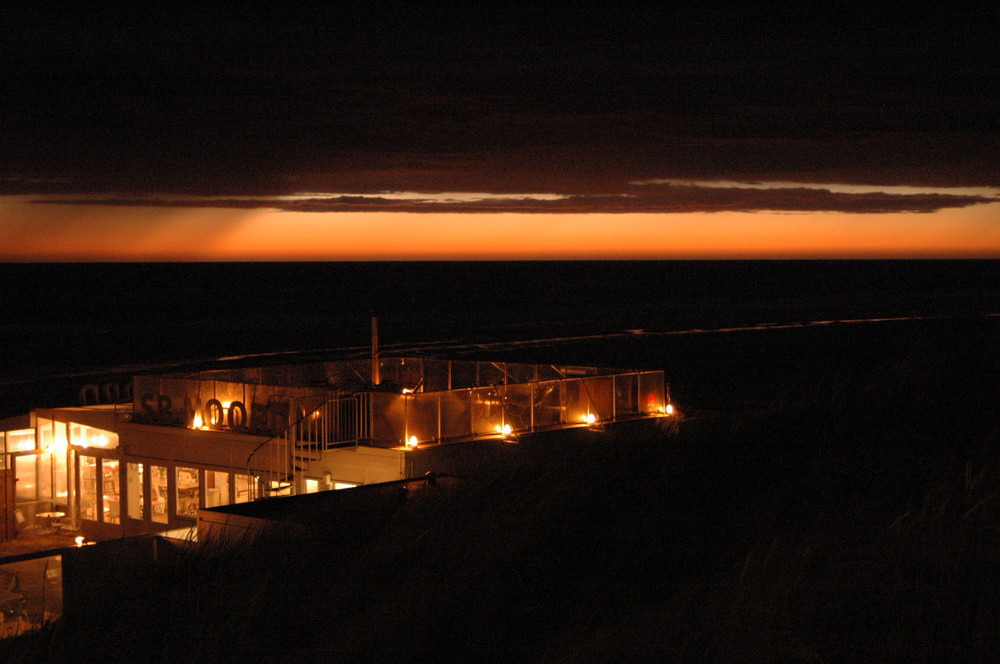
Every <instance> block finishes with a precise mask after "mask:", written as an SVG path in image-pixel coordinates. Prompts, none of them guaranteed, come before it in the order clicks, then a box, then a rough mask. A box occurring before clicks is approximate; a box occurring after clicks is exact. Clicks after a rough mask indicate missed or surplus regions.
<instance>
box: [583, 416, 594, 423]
mask: <svg viewBox="0 0 1000 664" xmlns="http://www.w3.org/2000/svg"><path fill="white" fill-rule="evenodd" d="M583 421H584V422H586V423H587V424H593V423H595V422H596V421H597V415H594V414H593V413H587V414H586V415H584V416H583Z"/></svg>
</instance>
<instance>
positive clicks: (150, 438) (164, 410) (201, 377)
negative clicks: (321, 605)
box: [0, 357, 673, 540]
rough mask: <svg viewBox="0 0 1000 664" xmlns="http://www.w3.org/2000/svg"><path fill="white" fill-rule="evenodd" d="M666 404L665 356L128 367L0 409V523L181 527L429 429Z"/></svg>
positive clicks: (383, 461)
mask: <svg viewBox="0 0 1000 664" xmlns="http://www.w3.org/2000/svg"><path fill="white" fill-rule="evenodd" d="M123 392H125V393H127V392H128V390H124V391H123ZM672 413H673V407H672V406H671V404H670V399H669V393H668V391H667V386H666V384H665V382H664V376H663V372H662V371H617V370H609V369H600V368H597V367H582V366H557V365H538V364H518V363H503V362H481V361H450V360H437V359H428V358H419V357H417V358H407V357H378V358H373V359H372V360H368V359H365V360H340V361H330V362H314V363H309V364H289V365H281V366H264V367H250V368H226V369H215V370H207V371H197V372H192V373H176V374H166V375H141V376H135V377H133V378H132V381H131V400H130V401H126V402H125V403H117V404H102V405H87V406H77V407H66V408H39V409H36V410H34V411H32V412H31V413H30V415H28V416H27V417H23V418H21V419H20V420H19V421H12V420H5V421H4V422H5V423H6V424H3V425H2V426H0V429H2V430H0V449H2V451H3V457H2V459H3V462H2V464H0V478H2V484H3V497H2V504H0V507H2V508H3V514H4V524H3V529H2V530H0V536H2V537H3V538H6V539H10V538H12V537H14V536H16V534H17V533H18V532H20V531H23V530H24V529H25V528H33V529H36V530H49V531H51V530H53V529H63V530H66V531H70V532H77V531H79V532H80V534H81V535H83V536H84V537H86V538H88V539H93V540H102V539H110V538H117V537H123V536H128V535H138V534H144V533H155V532H164V531H170V530H177V529H182V528H188V529H190V528H193V527H194V526H195V524H196V519H197V515H198V510H199V509H200V508H209V507H216V506H222V505H228V504H234V503H240V502H247V501H250V500H256V499H260V498H267V497H272V496H282V495H295V494H306V493H313V492H318V491H326V490H331V489H344V488H349V487H353V486H357V485H362V484H371V483H376V482H388V481H395V480H400V479H406V478H409V477H413V476H414V475H415V474H417V473H422V472H424V468H423V466H422V465H421V464H420V463H419V462H418V461H419V457H420V454H421V452H422V451H427V450H430V449H438V448H439V446H442V445H448V444H453V443H463V442H468V441H474V440H485V439H493V440H503V441H516V440H517V437H518V436H520V435H524V434H527V433H531V432H538V431H546V430H551V429H560V428H567V427H578V426H596V427H599V426H603V425H605V424H609V423H613V422H619V421H623V420H639V419H647V418H663V417H670V416H671V415H672Z"/></svg>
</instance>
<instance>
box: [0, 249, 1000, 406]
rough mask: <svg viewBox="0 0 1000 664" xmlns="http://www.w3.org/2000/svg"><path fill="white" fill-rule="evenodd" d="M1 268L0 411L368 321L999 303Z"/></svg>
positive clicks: (987, 269)
mask: <svg viewBox="0 0 1000 664" xmlns="http://www.w3.org/2000/svg"><path fill="white" fill-rule="evenodd" d="M0 270H2V271H3V273H4V278H3V280H2V283H0V310H2V312H3V316H2V320H0V398H2V399H3V400H4V407H3V408H0V416H3V415H7V414H10V412H11V411H12V410H17V409H18V408H22V407H23V405H24V403H29V402H28V401H26V400H28V399H37V398H39V396H40V395H42V394H44V393H46V391H50V390H52V389H53V386H54V385H56V384H59V385H67V386H68V385H76V384H77V383H85V382H89V381H90V380H91V379H92V378H94V377H97V378H99V377H100V376H104V375H113V374H116V373H128V372H129V371H131V370H132V369H133V368H134V367H135V366H151V367H156V366H161V365H169V364H175V363H185V362H192V361H202V360H211V359H213V358H220V357H231V356H235V355H248V354H264V353H284V352H303V351H326V352H331V353H333V354H335V355H336V354H348V353H352V352H354V353H360V352H364V348H365V347H366V345H367V344H368V341H369V331H370V319H371V316H373V315H377V316H378V317H379V327H380V339H381V343H382V345H383V347H384V348H385V349H386V350H388V351H390V352H391V351H395V352H412V351H413V350H415V348H418V347H420V346H421V344H425V343H428V342H435V343H434V347H435V349H432V350H428V351H427V352H436V353H437V354H439V355H448V354H449V351H450V350H451V351H454V352H457V351H458V350H459V346H467V345H468V344H470V343H481V344H490V343H494V344H495V343H497V342H524V341H531V340H544V339H553V338H561V337H580V336H587V335H607V334H614V333H620V332H624V331H628V330H645V331H647V332H650V333H664V332H680V331H684V330H691V329H718V328H727V327H740V326H755V325H780V324H789V323H799V322H806V321H816V320H844V319H865V318H886V317H901V318H906V317H945V318H947V317H981V316H984V315H988V314H995V313H1000V261H662V262H661V261H650V262H620V261H610V262H497V263H482V262H475V263H473V262H448V263H444V262H440V263H193V264H192V263H181V264H167V263H152V264H146V263H144V264H127V263H114V264H41V265H39V264H7V265H4V266H2V267H0ZM609 343H610V342H609ZM528 345H530V344H528ZM548 345H549V347H556V346H558V345H559V343H558V342H549V344H548ZM487 350H488V349H487ZM484 352H485V351H484ZM534 359H537V358H534ZM572 359H573V358H572V357H569V358H565V357H564V358H561V361H566V360H572ZM589 360H590V358H581V360H580V361H581V362H583V361H589ZM637 361H640V362H641V358H640V359H639V360H637ZM657 361H659V360H657ZM643 368H667V367H643ZM94 379H95V380H96V378H94ZM30 403H34V402H30Z"/></svg>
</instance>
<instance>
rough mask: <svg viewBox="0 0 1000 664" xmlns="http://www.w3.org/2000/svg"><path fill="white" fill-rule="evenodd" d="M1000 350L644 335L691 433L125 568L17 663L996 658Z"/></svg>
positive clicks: (624, 441) (27, 641) (970, 323)
mask: <svg viewBox="0 0 1000 664" xmlns="http://www.w3.org/2000/svg"><path fill="white" fill-rule="evenodd" d="M998 339H1000V320H998V319H978V320H961V321H934V322H909V323H886V324H881V325H869V326H857V327H850V326H834V327H831V328H823V329H811V330H789V331H769V332H756V333H741V334H739V335H716V336H713V335H705V336H701V337H685V338H668V337H664V338H660V339H658V340H655V339H654V340H650V339H642V338H637V339H635V340H626V341H623V342H621V343H619V344H617V345H616V346H615V347H614V348H612V349H611V350H613V351H614V352H615V353H617V354H618V357H617V359H619V360H621V362H620V363H621V364H625V365H637V366H663V367H664V368H665V369H666V370H667V372H668V376H672V382H673V385H674V392H675V399H676V401H677V402H678V403H679V404H680V405H681V406H682V407H683V406H685V405H686V406H687V408H686V415H687V419H686V420H685V421H684V422H683V423H682V425H681V427H680V431H679V433H678V435H676V436H673V437H669V436H666V435H664V434H662V433H650V432H648V431H646V432H642V431H638V430H636V429H632V428H625V429H622V430H619V431H614V432H612V431H606V432H599V431H586V430H584V431H577V432H572V433H559V434H553V435H551V436H540V437H537V438H534V439H532V440H529V441H525V442H524V443H522V444H520V445H508V446H498V447H496V448H494V450H493V454H491V455H490V456H489V458H486V459H484V460H483V464H482V467H481V468H480V469H479V472H477V473H476V474H475V475H473V476H472V477H470V478H469V479H468V480H467V481H465V482H463V483H459V484H456V485H445V484H444V483H442V484H440V485H439V486H438V487H436V488H435V489H434V490H428V491H422V492H419V493H416V494H414V495H413V496H412V497H411V498H410V499H409V500H407V501H406V502H405V503H402V504H401V507H400V508H399V510H398V511H397V512H396V513H395V514H393V515H392V516H391V518H389V519H388V520H387V521H386V522H385V523H384V524H383V525H381V526H380V527H378V528H376V529H374V530H361V529H359V530H352V529H350V528H337V527H331V529H330V530H329V532H316V533H314V534H313V535H312V536H311V537H308V538H301V539H298V540H296V541H287V540H282V539H278V538H272V539H263V540H261V541H259V542H257V543H255V544H254V545H252V546H243V547H237V548H235V549H231V550H222V549H210V548H203V549H201V550H199V549H195V550H193V551H192V552H190V553H184V554H182V555H180V556H178V557H177V558H176V559H175V560H173V561H172V562H170V563H169V564H165V565H162V566H161V567H160V568H158V569H156V570H154V571H153V572H151V573H150V574H148V575H146V576H140V577H136V576H129V577H128V578H109V579H107V583H106V584H105V586H104V587H103V592H102V596H100V597H94V598H93V601H92V603H91V606H90V609H89V610H88V611H87V612H86V614H85V615H78V616H72V617H67V618H66V619H65V620H64V621H62V622H60V623H56V624H54V625H51V626H49V627H47V628H45V629H42V630H40V631H38V632H36V633H33V634H29V635H27V636H24V637H20V638H17V639H12V640H9V641H7V642H5V643H2V644H0V659H2V660H3V661H5V662H17V661H80V659H81V658H83V659H86V660H90V661H100V660H104V661H164V662H167V661H169V662H187V661H199V662H213V661H233V662H250V661H252V662H257V661H269V662H279V661H280V662H300V661H301V662H306V661H347V662H371V661H413V660H418V659H419V660H423V661H426V660H427V659H428V658H431V659H432V661H456V660H457V661H461V660H465V661H538V662H541V661H544V662H604V661H681V662H684V661H693V662H700V661H716V662H717V661H739V662H754V661H760V662H765V661H767V662H773V661H788V662H795V661H801V662H857V661H900V662H942V661H953V662H954V661H992V660H994V659H995V656H996V653H997V652H1000V559H998V557H997V551H1000V382H998V380H997V376H998V375H1000V374H998V370H1000V342H998ZM565 352H566V353H567V354H568V355H574V354H575V356H577V357H580V356H586V355H587V354H588V353H590V352H600V353H602V354H603V355H604V356H605V361H606V355H607V353H608V352H609V349H608V347H607V346H606V345H605V346H602V347H601V348H600V349H597V348H594V349H588V348H585V347H580V348H576V349H566V351H565ZM549 354H550V355H551V353H549ZM579 361H580V362H587V361H591V359H590V358H587V357H581V358H580V360H579Z"/></svg>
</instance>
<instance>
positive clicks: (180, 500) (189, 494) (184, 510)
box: [176, 466, 198, 518]
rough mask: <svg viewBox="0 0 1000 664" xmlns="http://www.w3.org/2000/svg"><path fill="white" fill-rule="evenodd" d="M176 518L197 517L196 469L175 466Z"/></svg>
mask: <svg viewBox="0 0 1000 664" xmlns="http://www.w3.org/2000/svg"><path fill="white" fill-rule="evenodd" d="M176 479H177V516H182V517H188V518H194V517H196V516H198V469H197V468H184V467H183V466H177V478H176Z"/></svg>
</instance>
